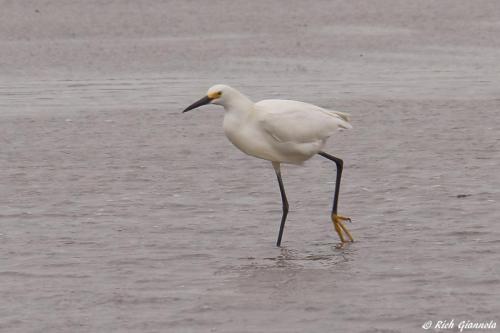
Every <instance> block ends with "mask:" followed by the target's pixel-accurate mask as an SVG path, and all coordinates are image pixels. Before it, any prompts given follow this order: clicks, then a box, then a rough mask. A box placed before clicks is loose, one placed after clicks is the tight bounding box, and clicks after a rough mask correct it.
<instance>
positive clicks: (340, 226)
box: [332, 214, 354, 243]
mask: <svg viewBox="0 0 500 333" xmlns="http://www.w3.org/2000/svg"><path fill="white" fill-rule="evenodd" d="M344 221H348V222H351V219H350V218H348V217H344V216H341V215H337V214H332V222H333V227H334V228H335V231H336V232H337V234H338V235H339V237H340V241H341V242H342V243H345V242H347V241H346V239H345V237H344V233H345V234H346V235H347V237H349V241H350V242H354V238H352V235H351V233H350V232H349V230H347V228H346V226H345V225H344Z"/></svg>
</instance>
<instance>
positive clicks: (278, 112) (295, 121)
mask: <svg viewBox="0 0 500 333" xmlns="http://www.w3.org/2000/svg"><path fill="white" fill-rule="evenodd" d="M255 108H256V111H257V113H258V117H259V124H260V126H261V127H262V128H263V129H264V130H265V131H266V132H267V133H269V135H271V136H272V137H273V138H274V139H275V140H277V141H279V142H297V143H308V142H314V141H317V140H325V139H326V138H328V137H329V136H330V135H332V134H333V132H334V131H336V130H337V129H338V128H352V126H351V124H349V115H348V114H347V113H342V112H337V111H330V110H326V109H323V108H320V107H319V106H316V105H312V104H308V103H304V102H298V101H290V100H279V99H267V100H263V101H260V102H258V103H256V104H255Z"/></svg>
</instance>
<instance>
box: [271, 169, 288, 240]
mask: <svg viewBox="0 0 500 333" xmlns="http://www.w3.org/2000/svg"><path fill="white" fill-rule="evenodd" d="M273 167H274V171H275V172H276V177H277V178H278V184H279V186H280V193H281V202H282V203H283V215H282V216H281V225H280V231H279V234H278V241H277V242H276V246H281V237H282V236H283V229H285V221H286V216H287V215H288V200H287V199H286V194H285V187H284V186H283V180H282V179H281V170H280V164H279V163H277V162H273Z"/></svg>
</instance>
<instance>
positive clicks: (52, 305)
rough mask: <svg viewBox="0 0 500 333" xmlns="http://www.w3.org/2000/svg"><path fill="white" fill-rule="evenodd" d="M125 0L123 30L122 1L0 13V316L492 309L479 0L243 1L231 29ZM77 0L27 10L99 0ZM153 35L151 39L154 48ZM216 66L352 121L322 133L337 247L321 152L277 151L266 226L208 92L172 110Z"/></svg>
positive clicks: (397, 323)
mask: <svg viewBox="0 0 500 333" xmlns="http://www.w3.org/2000/svg"><path fill="white" fill-rule="evenodd" d="M145 3H146V4H148V5H147V6H145V7H144V8H142V9H141V13H142V14H143V15H144V16H146V17H148V18H149V20H147V22H149V23H148V24H146V26H143V30H134V29H133V27H140V26H141V22H143V21H141V20H139V19H137V18H136V17H135V16H133V14H132V13H133V12H134V10H133V9H134V8H135V7H134V6H135V5H133V4H128V3H126V2H124V3H123V4H107V5H103V6H104V7H103V8H101V9H102V12H103V13H104V14H100V15H102V16H98V17H97V19H96V20H97V22H96V23H95V24H93V25H92V29H91V30H90V31H91V32H92V33H91V34H90V35H89V36H85V38H81V39H79V38H76V40H75V39H72V38H73V37H71V36H70V37H67V36H59V35H58V33H59V31H60V30H57V29H55V28H54V26H53V25H44V26H43V27H45V28H42V29H38V30H36V29H35V30H36V31H35V30H33V31H31V32H28V33H29V35H30V36H34V37H33V39H36V38H38V39H37V40H31V41H25V40H24V35H22V34H23V33H26V32H23V31H24V30H23V29H21V28H20V27H16V24H18V23H15V22H18V21H15V20H14V18H15V17H17V16H16V15H11V16H12V19H11V21H12V22H14V21H15V22H14V23H11V25H12V26H13V27H12V26H11V27H10V30H9V31H10V33H6V32H5V31H7V30H3V31H4V32H2V34H1V35H0V36H2V38H3V39H2V45H3V46H4V47H5V49H6V50H8V51H11V53H9V52H6V53H4V55H3V57H4V58H3V59H2V60H3V63H4V64H7V65H9V66H5V73H6V76H5V77H4V78H3V79H2V80H1V81H0V94H1V96H2V98H1V99H0V117H1V121H0V142H1V160H0V163H1V164H0V168H1V170H2V174H3V176H2V177H1V183H0V207H1V213H0V225H1V230H0V241H1V244H2V247H1V251H2V255H1V256H0V294H1V297H0V299H1V301H0V313H1V314H2V315H1V318H0V329H1V330H2V331H6V332H48V331H50V332H66V331H72V332H80V331H81V332H89V331H91V332H114V331H133V332H165V331H177V332H207V331H213V332H262V331H265V332H324V331H331V332H337V331H346V332H374V331H380V332H413V331H415V332H419V331H423V330H422V328H421V326H422V325H423V324H424V322H426V321H428V320H433V321H436V320H451V319H454V320H455V322H459V321H462V320H472V321H490V320H496V322H497V323H499V320H500V319H499V318H498V313H500V301H499V299H500V293H499V291H498V290H499V286H500V278H499V273H500V268H499V266H498V264H497V263H498V262H499V260H500V226H499V224H498V223H497V221H498V219H499V217H500V213H499V210H498V202H499V201H500V191H499V188H500V174H499V173H498V170H497V169H498V161H499V158H500V152H499V150H498V146H499V143H500V139H499V136H498V128H499V127H500V119H499V117H498V115H497V112H498V109H499V106H500V99H499V97H498V89H497V88H498V86H499V84H500V79H499V78H500V75H499V74H500V72H499V68H500V67H499V66H498V65H499V60H498V59H500V57H498V56H499V55H500V45H498V40H497V38H496V37H495V36H497V35H498V32H499V30H500V26H499V25H497V24H495V23H494V22H495V19H496V17H495V15H496V14H495V11H494V10H492V9H495V8H496V6H497V5H496V4H495V2H484V3H483V4H484V5H483V6H482V7H481V6H472V5H471V4H468V3H466V2H457V1H455V2H451V3H452V4H454V6H452V7H450V8H445V7H441V6H445V5H441V4H442V3H447V4H448V5H450V3H449V2H444V1H443V2H440V4H439V5H438V4H434V5H433V6H436V8H429V7H428V6H426V5H425V4H426V3H425V2H421V4H416V5H412V6H413V7H409V8H406V7H405V8H401V7H398V6H394V3H393V2H390V1H377V2H376V3H377V6H378V7H377V6H373V7H371V6H366V7H363V6H361V5H360V4H361V3H358V2H352V3H350V4H349V5H347V4H341V3H337V4H331V3H322V4H319V3H318V5H316V6H314V7H313V8H312V9H311V10H309V11H303V8H302V4H301V3H294V4H293V5H290V6H291V7H290V11H289V12H287V13H285V14H284V17H283V18H282V21H281V24H280V22H276V21H272V22H271V21H268V20H267V17H268V15H270V14H265V15H264V16H263V17H260V16H258V15H256V9H255V8H246V7H245V8H246V10H247V15H246V16H244V17H245V18H246V20H244V21H243V22H244V24H243V25H244V27H246V28H247V29H246V30H245V29H243V27H241V25H240V24H239V21H238V20H232V19H229V18H228V17H230V16H227V17H226V18H225V19H222V20H221V21H220V22H218V23H217V24H215V25H214V26H211V27H208V25H207V28H206V29H207V31H205V32H204V34H205V35H203V36H206V38H205V37H203V36H201V37H200V36H199V35H197V34H196V32H197V31H198V29H199V27H198V24H201V23H197V20H196V19H199V20H202V21H203V22H204V20H206V18H205V16H202V15H201V11H200V9H198V8H197V7H196V5H195V3H185V4H183V5H182V6H181V7H182V8H181V9H180V10H181V11H180V12H178V13H174V14H176V15H177V16H179V15H181V16H180V17H182V18H183V20H185V22H190V23H189V24H187V25H186V26H187V27H186V26H181V27H179V26H177V25H175V28H174V23H171V21H168V20H166V21H164V22H167V23H165V25H166V26H167V27H164V26H160V25H159V22H160V21H162V20H160V19H161V18H162V15H166V16H167V17H170V16H172V17H174V16H176V15H174V14H172V11H175V9H174V8H173V7H172V5H170V6H169V5H160V4H158V3H156V2H145ZM370 3H375V2H370ZM125 4H126V5H125ZM240 5H241V6H246V5H244V4H240ZM46 6H48V7H50V6H54V4H53V3H52V2H50V1H49V2H47V3H46ZM75 6H76V5H75ZM78 6H80V7H83V8H78V7H71V6H67V7H58V10H59V11H60V12H55V14H54V13H53V12H51V11H48V13H47V11H44V9H43V8H40V9H39V11H40V13H39V14H40V15H48V17H45V19H46V20H48V18H50V17H51V16H54V15H56V14H61V11H62V13H63V14H64V13H66V14H72V13H73V12H74V11H78V10H85V11H89V12H92V11H94V10H96V9H94V8H92V7H86V5H84V4H80V5H78ZM272 6H274V7H273V8H271V9H272V10H274V11H276V10H279V9H280V7H279V6H280V5H279V3H276V4H274V5H272ZM332 6H333V7H332ZM359 6H361V7H363V8H360V7H359ZM7 7H8V8H7V9H8V10H10V12H11V13H18V12H19V11H20V8H17V7H15V6H14V5H12V4H11V5H10V7H9V6H7ZM222 7H224V2H214V7H211V8H209V9H207V10H209V11H213V12H212V14H213V15H216V14H215V13H216V12H217V10H218V9H219V10H220V9H221V8H222ZM228 7H229V8H226V10H227V11H228V12H229V13H235V12H237V11H239V10H240V9H241V7H238V6H234V7H233V6H232V5H231V6H228ZM477 7H479V8H477ZM33 8H34V7H33ZM112 9H121V12H122V15H124V17H125V19H117V18H115V17H114V16H112V14H111V13H113V11H112ZM334 9H335V10H334ZM361 9H362V10H361ZM382 9H384V10H383V11H382ZM445 9H446V10H445ZM379 11H382V12H383V14H382V13H381V12H379ZM436 11H437V12H438V13H439V14H441V15H442V16H443V17H444V18H442V19H444V20H445V21H446V22H447V25H446V26H442V25H440V24H439V23H438V22H437V21H436V20H435V18H436V15H437V14H436ZM324 12H331V13H332V15H333V18H334V19H335V20H334V21H333V22H331V21H330V20H331V17H330V16H325V15H324V14H323V13H324ZM186 13H190V15H187V14H186ZM360 13H361V14H360ZM362 13H364V14H362ZM414 13H419V15H420V17H421V19H413V14H414ZM466 13H467V14H468V15H467V18H468V20H469V21H466V22H465V23H464V21H463V17H462V16H463V15H465V14H466ZM205 14H207V13H205ZM208 14H210V13H208ZM208 14H207V15H208ZM2 15H5V14H2ZM33 15H35V14H33ZM182 15H184V16H182ZM58 17H59V16H58ZM69 17H71V15H69ZM3 18H4V19H6V18H5V17H3ZM126 18H128V19H130V20H131V22H133V23H132V24H131V25H132V28H131V27H130V24H129V23H128V22H129V21H127V20H126ZM134 18H135V19H136V20H135V21H134ZM405 18H406V19H405ZM18 19H19V18H18ZM105 19H108V20H105ZM289 19H290V20H292V22H295V23H293V24H291V23H289V22H288V21H287V20H289ZM26 20H27V23H24V24H25V26H29V22H31V21H30V20H29V18H28V19H26ZM43 20H44V19H42V21H43ZM68 20H69V19H68ZM247 20H254V23H255V20H260V21H257V23H258V24H256V25H250V23H248V21H247ZM278 21H279V20H278ZM2 22H4V23H2V24H4V25H5V24H6V23H5V20H3V21H2ZM61 22H63V21H61ZM61 22H59V23H57V24H59V25H60V26H63V23H61ZM109 22H115V23H114V24H111V23H109ZM203 22H202V23H203ZM57 24H56V26H57ZM67 24H68V26H69V27H73V29H74V30H75V32H74V33H75V34H77V36H79V34H84V31H87V30H85V29H84V28H85V27H86V25H87V24H88V22H87V21H85V20H84V19H83V18H82V20H74V22H73V23H71V22H69V23H67ZM99 24H100V25H99ZM155 24H156V25H155ZM464 24H465V25H464ZM169 26H170V27H171V28H172V29H173V32H171V33H170V34H169V32H168V31H169V30H168V27H169ZM122 29H125V30H124V31H125V32H126V33H127V35H125V36H121V35H120V36H117V35H116V34H118V32H117V31H119V30H120V31H121V30H122ZM127 29H128V30H127ZM252 29H253V30H252ZM227 31H231V33H228V32H227ZM479 32H481V36H482V38H476V37H477V35H478V34H479ZM8 36H13V37H12V38H10V39H9V38H7V37H8ZM47 36H48V37H47ZM297 36H298V37H297ZM35 37H36V38H35ZM49 37H50V38H49ZM56 37H57V38H56ZM44 38H48V41H49V42H48V43H49V44H50V45H51V46H47V45H46V44H45V43H43V41H44V40H45V39H44ZM51 38H52V39H51ZM11 39H14V40H11ZM270 39H271V40H272V41H273V43H271V42H269V40H270ZM40 40H41V41H42V42H40ZM207 40H208V43H204V42H206V41H207ZM249 40H251V41H252V44H251V45H249V43H248V41H249ZM193 41H194V44H195V45H196V46H197V48H198V49H199V52H200V53H196V52H197V51H196V50H195V49H193V46H192V45H193ZM86 43H87V44H88V45H87V44H86ZM297 43H299V44H297ZM40 44H43V46H40ZM136 46H139V47H143V49H142V51H141V50H137V48H136ZM99 47H103V48H104V49H99ZM155 47H158V49H159V50H160V51H161V50H164V49H165V50H169V52H171V53H167V55H169V57H167V58H168V61H167V62H166V63H163V62H162V61H161V59H160V58H161V57H160V55H161V52H160V51H158V52H159V53H160V55H158V54H157V49H155ZM139 49H140V48H139ZM27 50H32V51H33V50H36V52H39V54H37V55H38V57H37V59H38V60H36V59H32V58H30V57H28V56H27V53H26V52H28V51H27ZM98 50H101V51H102V50H104V51H102V52H99V51H98ZM124 50H125V51H127V52H125V51H124ZM225 50H226V51H227V53H224V52H223V51H225ZM113 52H115V53H113ZM109 53H111V56H110V54H109ZM137 55H143V57H142V58H141V59H142V60H141V59H139V58H137ZM25 56H26V58H24V57H25ZM84 59H92V62H88V63H83V64H82V60H84ZM211 59H212V60H211ZM36 61H38V62H39V65H38V66H34V63H36ZM85 64H86V65H85ZM139 64H141V66H140V65H139ZM86 66H87V67H86ZM68 68H70V69H71V70H69V69H68ZM216 82H225V83H229V84H233V85H234V86H236V87H237V88H240V89H241V90H242V91H243V92H245V93H246V94H248V95H249V96H250V97H251V98H253V99H255V100H259V99H263V98H269V97H273V98H294V99H298V100H304V101H309V102H313V103H315V104H319V105H321V106H325V107H329V108H334V109H337V110H341V111H347V112H350V113H351V115H352V119H353V121H352V122H353V126H354V129H353V130H350V131H343V132H339V133H338V134H337V135H335V136H334V137H332V139H331V140H330V142H329V143H328V145H327V149H326V150H327V151H328V152H330V153H332V154H334V155H336V156H339V157H341V158H343V159H344V161H345V170H344V178H343V182H342V189H341V199H340V213H342V214H344V215H348V216H350V217H352V219H353V223H352V224H350V225H349V228H350V230H351V231H352V233H353V235H354V237H355V238H356V242H355V243H353V244H350V245H348V246H346V247H345V248H343V249H339V248H336V245H337V242H338V239H337V236H336V234H335V232H334V230H333V228H332V226H331V223H330V222H329V217H328V215H329V210H330V205H331V197H332V192H333V187H334V177H335V173H334V172H335V171H334V168H333V166H332V163H330V162H328V161H327V160H324V159H322V158H321V157H317V158H314V159H312V160H311V161H309V162H307V163H306V165H305V166H303V167H296V166H286V167H284V170H283V178H284V182H285V187H286V190H287V194H288V197H289V202H290V207H291V211H290V214H289V217H288V221H287V224H286V228H285V233H284V239H283V243H282V245H283V247H282V248H277V247H275V245H274V244H275V241H276V236H277V231H278V227H279V220H280V217H281V202H280V196H279V190H278V186H277V182H276V180H275V176H274V172H273V170H272V168H271V165H270V163H268V162H266V161H261V160H257V159H254V158H251V157H247V156H245V155H244V154H243V153H241V152H239V151H237V150H236V148H234V147H232V146H231V144H230V143H229V142H228V141H227V139H226V138H225V137H224V134H223V132H222V129H221V123H222V115H223V111H222V110H220V109H218V108H217V107H215V106H208V107H205V108H203V109H200V110H197V111H193V112H190V113H188V114H184V115H182V114H181V113H180V110H182V109H183V108H184V107H185V106H187V105H189V104H190V103H191V102H193V101H194V100H196V99H198V98H199V97H201V96H202V95H203V93H204V92H205V90H206V89H207V88H208V87H209V86H210V85H211V84H213V83H216Z"/></svg>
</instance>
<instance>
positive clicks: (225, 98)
mask: <svg viewBox="0 0 500 333" xmlns="http://www.w3.org/2000/svg"><path fill="white" fill-rule="evenodd" d="M239 96H242V95H241V93H240V92H238V91H237V90H236V89H234V88H231V87H230V86H226V85H224V84H216V85H215V86H212V87H210V89H208V91H207V94H206V96H204V97H202V98H201V99H199V100H198V101H196V102H194V103H193V104H191V105H190V106H188V107H187V108H186V109H185V110H184V111H182V112H183V113H184V112H188V111H190V110H193V109H196V108H198V107H200V106H202V105H206V104H217V105H222V106H226V105H227V104H228V102H229V101H230V100H232V99H236V98H238V97H239Z"/></svg>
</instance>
